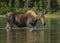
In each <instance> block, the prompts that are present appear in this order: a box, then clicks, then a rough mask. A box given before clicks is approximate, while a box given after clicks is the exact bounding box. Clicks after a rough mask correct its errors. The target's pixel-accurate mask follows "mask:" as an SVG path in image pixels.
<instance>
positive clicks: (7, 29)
mask: <svg viewBox="0 0 60 43" xmlns="http://www.w3.org/2000/svg"><path fill="white" fill-rule="evenodd" d="M11 29H12V25H11V24H9V23H7V25H6V31H10V30H11Z"/></svg>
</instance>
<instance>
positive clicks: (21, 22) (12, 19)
mask: <svg viewBox="0 0 60 43" xmlns="http://www.w3.org/2000/svg"><path fill="white" fill-rule="evenodd" d="M6 18H7V25H6V29H7V27H8V24H9V26H10V27H12V26H13V24H16V25H17V26H18V27H26V26H29V27H34V26H35V25H36V23H37V20H38V19H39V18H41V16H37V15H36V13H35V12H34V11H33V10H28V11H27V12H26V13H20V12H9V13H7V15H6Z"/></svg>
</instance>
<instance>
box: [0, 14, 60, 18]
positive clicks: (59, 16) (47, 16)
mask: <svg viewBox="0 0 60 43" xmlns="http://www.w3.org/2000/svg"><path fill="white" fill-rule="evenodd" d="M0 17H4V18H6V15H0ZM45 17H46V18H60V15H48V14H46V15H45Z"/></svg>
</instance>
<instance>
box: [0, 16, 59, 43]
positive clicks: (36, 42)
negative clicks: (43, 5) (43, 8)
mask: <svg viewBox="0 0 60 43" xmlns="http://www.w3.org/2000/svg"><path fill="white" fill-rule="evenodd" d="M45 22H46V25H45V26H42V25H41V24H40V23H39V22H38V23H37V25H36V27H37V29H38V28H39V29H41V30H34V31H32V32H30V31H29V29H13V30H12V31H9V32H6V30H5V25H6V19H5V18H2V17H0V43H40V40H41V37H40V36H41V31H44V43H60V19H59V18H46V20H45ZM15 27H16V26H14V28H15ZM16 28H17V27H16ZM42 43H43V42H42Z"/></svg>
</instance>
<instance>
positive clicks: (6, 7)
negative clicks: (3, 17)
mask: <svg viewBox="0 0 60 43" xmlns="http://www.w3.org/2000/svg"><path fill="white" fill-rule="evenodd" d="M29 9H33V10H35V11H36V12H40V11H46V10H47V11H48V12H49V13H55V12H58V13H59V12H60V11H59V10H60V0H0V14H5V13H7V12H9V11H16V12H25V11H26V10H29Z"/></svg>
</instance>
